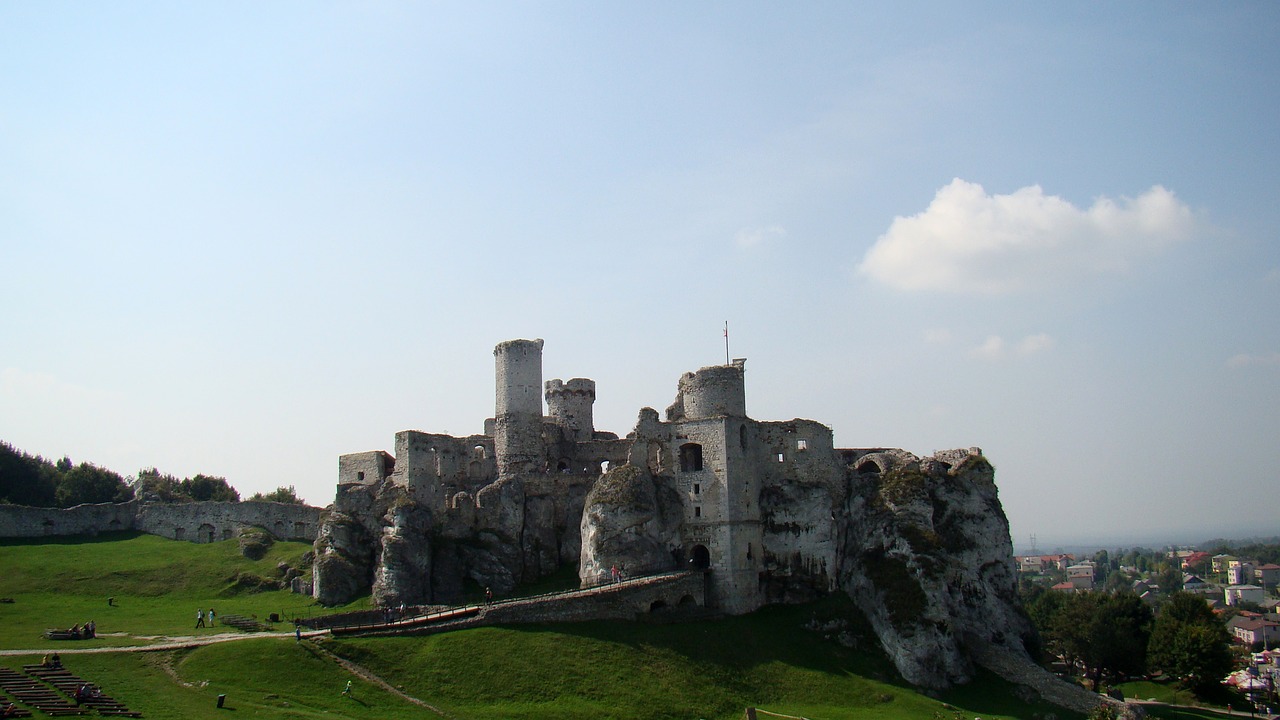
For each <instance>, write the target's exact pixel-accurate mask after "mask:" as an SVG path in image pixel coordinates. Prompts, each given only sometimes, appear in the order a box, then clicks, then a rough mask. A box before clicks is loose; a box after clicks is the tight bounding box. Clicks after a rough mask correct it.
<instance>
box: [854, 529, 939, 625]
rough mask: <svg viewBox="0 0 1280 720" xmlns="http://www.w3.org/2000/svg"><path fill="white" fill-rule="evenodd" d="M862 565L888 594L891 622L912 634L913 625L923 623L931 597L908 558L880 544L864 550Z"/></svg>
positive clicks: (885, 594) (879, 589) (872, 581)
mask: <svg viewBox="0 0 1280 720" xmlns="http://www.w3.org/2000/svg"><path fill="white" fill-rule="evenodd" d="M862 565H863V567H864V568H866V571H867V578H868V579H870V580H871V583H872V585H874V586H875V588H876V590H878V591H880V593H881V594H882V595H883V597H884V604H885V607H886V608H888V610H889V622H890V623H892V624H893V627H894V628H896V629H897V630H898V632H901V633H903V634H910V631H911V628H913V627H914V626H916V625H918V624H919V621H920V618H921V617H922V616H923V615H924V612H925V610H926V609H927V607H928V603H929V600H928V597H927V596H926V595H925V594H924V590H923V589H922V588H921V587H920V583H919V581H917V580H916V578H915V575H913V574H912V572H911V567H910V566H909V565H907V561H906V560H904V559H902V558H899V557H894V556H892V555H886V554H885V552H884V550H883V549H880V548H876V549H874V550H869V551H867V552H864V553H863V554H862Z"/></svg>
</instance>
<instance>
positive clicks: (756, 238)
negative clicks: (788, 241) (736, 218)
mask: <svg viewBox="0 0 1280 720" xmlns="http://www.w3.org/2000/svg"><path fill="white" fill-rule="evenodd" d="M786 236H787V230H786V228H784V227H782V226H781V225H768V226H766V227H758V228H743V229H741V230H739V231H738V234H737V235H735V236H734V238H733V240H734V242H735V243H737V245H738V247H740V248H753V247H759V246H761V245H765V244H768V243H770V242H773V241H774V240H777V239H779V238H784V237H786Z"/></svg>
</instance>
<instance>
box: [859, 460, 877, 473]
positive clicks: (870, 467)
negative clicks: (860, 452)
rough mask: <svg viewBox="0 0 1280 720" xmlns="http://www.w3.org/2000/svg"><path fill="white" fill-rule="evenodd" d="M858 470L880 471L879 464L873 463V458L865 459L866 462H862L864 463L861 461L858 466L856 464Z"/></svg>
mask: <svg viewBox="0 0 1280 720" xmlns="http://www.w3.org/2000/svg"><path fill="white" fill-rule="evenodd" d="M858 472H860V473H878V472H880V466H879V465H877V464H876V463H875V461H874V460H868V461H866V462H864V463H862V464H861V465H859V466H858Z"/></svg>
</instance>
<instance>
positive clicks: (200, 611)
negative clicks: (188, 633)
mask: <svg viewBox="0 0 1280 720" xmlns="http://www.w3.org/2000/svg"><path fill="white" fill-rule="evenodd" d="M196 627H198V628H202V627H204V608H196Z"/></svg>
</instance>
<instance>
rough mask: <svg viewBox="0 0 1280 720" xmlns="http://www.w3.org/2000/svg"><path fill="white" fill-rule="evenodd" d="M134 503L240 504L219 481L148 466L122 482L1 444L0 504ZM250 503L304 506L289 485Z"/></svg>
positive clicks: (102, 470)
mask: <svg viewBox="0 0 1280 720" xmlns="http://www.w3.org/2000/svg"><path fill="white" fill-rule="evenodd" d="M135 498H137V499H142V500H151V501H158V502H167V503H182V502H197V501H202V500H219V501H223V502H240V493H239V492H238V491H237V490H236V489H235V488H234V487H232V486H231V484H230V483H228V482H227V479H226V478H222V477H215V476H211V475H203V474H198V475H195V476H194V477H189V478H182V479H179V478H177V477H175V476H173V475H169V474H166V473H162V472H160V471H159V470H158V469H157V468H154V467H152V468H144V469H142V470H140V471H138V474H137V476H136V477H132V478H126V477H123V476H121V475H120V474H119V473H117V472H114V471H111V470H108V469H106V468H102V467H98V466H97V465H94V464H93V463H88V462H82V463H80V464H79V465H76V464H74V463H72V462H71V458H68V457H63V458H61V459H60V460H56V461H49V460H46V459H45V458H43V457H41V456H39V455H30V454H28V453H26V452H23V451H20V450H18V449H17V448H15V447H13V446H12V445H10V444H9V443H7V442H3V441H0V504H5V505H28V506H31V507H57V508H66V507H72V506H74V505H81V504H84V503H109V502H128V501H130V500H133V499H135ZM248 499H249V500H266V501H270V502H283V503H292V504H296V505H304V504H306V503H305V502H304V501H303V500H302V499H301V498H299V497H298V494H297V492H296V491H295V490H294V487H293V486H292V485H289V486H282V487H279V488H276V489H275V490H273V491H271V492H269V493H265V494H264V493H260V492H259V493H254V494H253V495H251V496H250V497H249V498H248Z"/></svg>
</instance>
